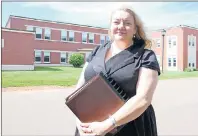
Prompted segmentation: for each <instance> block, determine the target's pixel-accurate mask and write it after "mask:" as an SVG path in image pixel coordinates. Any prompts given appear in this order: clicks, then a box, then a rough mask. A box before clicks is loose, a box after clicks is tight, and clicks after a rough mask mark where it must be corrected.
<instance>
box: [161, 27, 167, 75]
mask: <svg viewBox="0 0 198 136" xmlns="http://www.w3.org/2000/svg"><path fill="white" fill-rule="evenodd" d="M161 33H162V73H164V36H165V34H166V30H165V29H163V30H162V31H161Z"/></svg>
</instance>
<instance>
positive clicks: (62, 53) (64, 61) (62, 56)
mask: <svg viewBox="0 0 198 136" xmlns="http://www.w3.org/2000/svg"><path fill="white" fill-rule="evenodd" d="M66 58H67V57H66V52H61V55H60V62H61V63H66Z"/></svg>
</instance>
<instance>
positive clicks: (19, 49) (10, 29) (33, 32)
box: [2, 15, 109, 70]
mask: <svg viewBox="0 0 198 136" xmlns="http://www.w3.org/2000/svg"><path fill="white" fill-rule="evenodd" d="M108 40H109V38H108V29H105V28H99V27H93V26H85V25H78V24H71V23H64V22H55V21H49V20H41V19H35V18H27V17H20V16H12V15H11V16H10V17H9V19H8V21H7V24H6V26H5V28H2V69H3V70H33V69H34V66H62V65H63V66H64V65H68V58H69V56H70V55H71V54H72V53H76V52H79V53H82V54H84V56H85V58H86V57H87V56H88V55H89V53H90V51H91V50H92V49H93V48H95V47H96V46H98V45H101V44H104V43H105V42H106V41H108Z"/></svg>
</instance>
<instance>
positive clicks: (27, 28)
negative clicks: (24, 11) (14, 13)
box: [26, 26, 34, 31]
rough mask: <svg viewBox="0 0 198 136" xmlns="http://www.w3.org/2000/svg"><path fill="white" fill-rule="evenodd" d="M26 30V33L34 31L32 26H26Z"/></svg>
mask: <svg viewBox="0 0 198 136" xmlns="http://www.w3.org/2000/svg"><path fill="white" fill-rule="evenodd" d="M29 28H31V29H29ZM26 30H27V31H34V27H33V26H26Z"/></svg>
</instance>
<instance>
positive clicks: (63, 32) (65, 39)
mask: <svg viewBox="0 0 198 136" xmlns="http://www.w3.org/2000/svg"><path fill="white" fill-rule="evenodd" d="M61 41H67V31H66V30H61Z"/></svg>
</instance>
